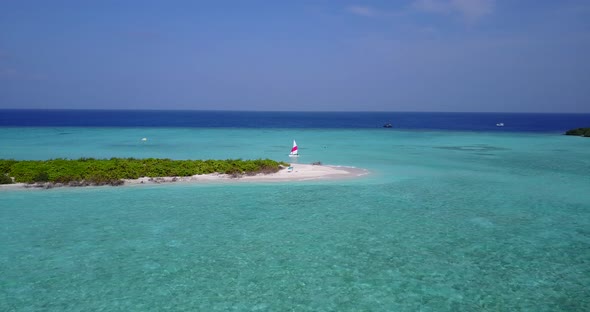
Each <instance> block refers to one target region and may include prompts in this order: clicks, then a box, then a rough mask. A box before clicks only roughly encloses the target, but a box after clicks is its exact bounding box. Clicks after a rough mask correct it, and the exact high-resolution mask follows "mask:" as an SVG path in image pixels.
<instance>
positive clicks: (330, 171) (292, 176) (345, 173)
mask: <svg viewBox="0 0 590 312" xmlns="http://www.w3.org/2000/svg"><path fill="white" fill-rule="evenodd" d="M367 174H369V171H368V170H366V169H361V168H355V167H344V166H329V165H309V164H293V165H292V166H291V167H288V168H283V169H281V170H280V171H278V172H276V173H269V174H262V173H261V174H257V175H251V176H250V175H242V176H232V175H228V174H218V173H213V174H202V175H193V176H188V177H157V178H149V177H143V178H139V179H124V180H123V181H124V182H125V183H124V184H123V185H129V186H131V185H142V184H143V185H149V184H162V183H213V182H223V183H225V182H228V183H247V182H289V181H312V180H318V181H319V180H342V179H351V178H355V177H361V176H364V175H367ZM62 186H66V187H69V186H68V185H60V184H26V183H15V184H3V185H0V190H1V189H4V190H9V189H22V188H28V189H36V188H52V187H62Z"/></svg>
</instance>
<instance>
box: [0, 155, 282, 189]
mask: <svg viewBox="0 0 590 312" xmlns="http://www.w3.org/2000/svg"><path fill="white" fill-rule="evenodd" d="M288 165H289V164H287V163H284V162H276V161H274V160H270V159H257V160H241V159H227V160H171V159H156V158H147V159H134V158H111V159H94V158H81V159H77V160H71V159H51V160H45V161H38V160H21V161H19V160H12V159H9V160H5V159H0V184H7V183H12V179H10V177H14V179H15V181H16V182H23V183H40V182H50V183H53V184H56V183H61V184H67V185H71V186H79V185H106V184H109V185H120V184H122V183H123V181H122V179H138V178H141V177H151V178H155V177H168V176H192V175H195V174H209V173H224V174H230V175H232V176H233V177H239V176H241V175H243V174H247V175H255V174H258V173H273V172H277V171H279V169H280V166H288ZM3 177H4V178H3ZM7 179H8V180H10V182H8V180H7ZM5 181H6V182H5Z"/></svg>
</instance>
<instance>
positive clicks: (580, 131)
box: [565, 128, 590, 137]
mask: <svg viewBox="0 0 590 312" xmlns="http://www.w3.org/2000/svg"><path fill="white" fill-rule="evenodd" d="M565 134H566V135H579V136H583V137H590V128H577V129H572V130H568V131H566V132H565Z"/></svg>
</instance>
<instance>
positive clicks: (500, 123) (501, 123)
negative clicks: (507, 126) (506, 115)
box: [496, 122, 504, 127]
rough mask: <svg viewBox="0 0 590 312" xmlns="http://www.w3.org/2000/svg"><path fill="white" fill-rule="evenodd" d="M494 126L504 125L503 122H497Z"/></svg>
mask: <svg viewBox="0 0 590 312" xmlns="http://www.w3.org/2000/svg"><path fill="white" fill-rule="evenodd" d="M496 127H504V123H503V122H499V123H497V124H496Z"/></svg>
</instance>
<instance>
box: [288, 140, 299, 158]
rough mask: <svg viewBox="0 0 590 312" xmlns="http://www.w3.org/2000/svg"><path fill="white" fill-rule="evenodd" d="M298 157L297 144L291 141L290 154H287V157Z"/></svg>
mask: <svg viewBox="0 0 590 312" xmlns="http://www.w3.org/2000/svg"><path fill="white" fill-rule="evenodd" d="M297 156H299V150H298V149H297V142H295V140H293V148H291V153H289V157H297Z"/></svg>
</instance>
